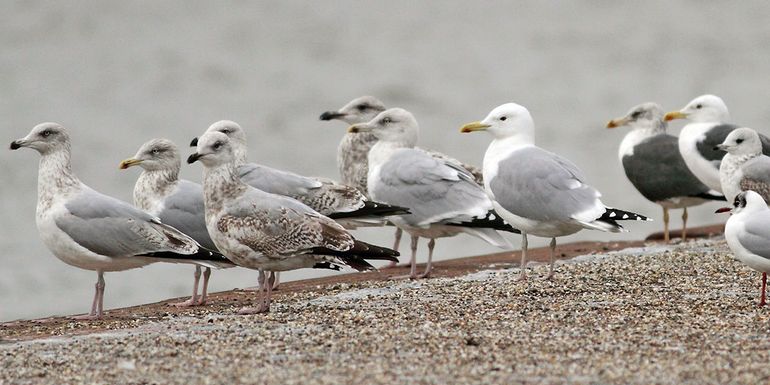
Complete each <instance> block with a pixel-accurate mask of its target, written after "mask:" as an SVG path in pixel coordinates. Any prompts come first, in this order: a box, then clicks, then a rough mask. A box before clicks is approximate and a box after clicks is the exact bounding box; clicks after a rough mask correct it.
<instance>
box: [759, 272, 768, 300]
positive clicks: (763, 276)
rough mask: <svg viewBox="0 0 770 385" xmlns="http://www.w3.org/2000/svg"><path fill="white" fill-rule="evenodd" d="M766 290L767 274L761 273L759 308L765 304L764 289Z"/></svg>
mask: <svg viewBox="0 0 770 385" xmlns="http://www.w3.org/2000/svg"><path fill="white" fill-rule="evenodd" d="M766 288H767V273H762V297H761V299H760V300H759V306H760V307H762V306H765V304H767V302H766V301H765V289H766Z"/></svg>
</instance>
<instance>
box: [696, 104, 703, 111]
mask: <svg viewBox="0 0 770 385" xmlns="http://www.w3.org/2000/svg"><path fill="white" fill-rule="evenodd" d="M695 108H697V109H699V110H700V109H701V108H703V104H698V105H696V106H695Z"/></svg>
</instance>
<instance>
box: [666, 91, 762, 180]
mask: <svg viewBox="0 0 770 385" xmlns="http://www.w3.org/2000/svg"><path fill="white" fill-rule="evenodd" d="M664 119H665V120H666V121H670V120H674V119H689V120H690V121H691V123H688V124H687V125H686V126H684V128H682V131H681V132H680V133H679V152H680V153H682V158H684V161H685V163H687V167H689V168H690V171H692V173H693V174H695V176H696V177H698V179H700V181H701V182H703V184H705V185H706V186H708V187H709V188H710V189H712V190H715V191H718V192H722V184H721V182H720V180H719V164H720V162H721V161H722V157H724V156H725V152H724V151H722V150H719V149H718V148H716V146H717V145H718V144H721V143H722V142H724V140H725V138H726V137H727V135H728V134H729V133H730V132H731V131H732V130H734V129H736V128H738V127H739V126H736V125H734V124H728V123H727V122H728V121H730V113H729V112H728V110H727V105H725V102H724V101H723V100H722V98H720V97H718V96H715V95H701V96H698V97H697V98H695V99H693V100H692V101H691V102H690V103H687V105H686V106H684V108H682V109H681V110H679V111H671V112H669V113H667V114H666V115H665V117H664ZM761 139H762V147H763V152H764V153H765V154H766V155H770V140H769V139H768V138H766V137H764V136H762V137H761Z"/></svg>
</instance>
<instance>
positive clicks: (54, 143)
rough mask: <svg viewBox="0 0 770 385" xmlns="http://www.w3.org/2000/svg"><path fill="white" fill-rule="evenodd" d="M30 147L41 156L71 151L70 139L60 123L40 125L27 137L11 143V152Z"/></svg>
mask: <svg viewBox="0 0 770 385" xmlns="http://www.w3.org/2000/svg"><path fill="white" fill-rule="evenodd" d="M22 147H29V148H31V149H33V150H35V151H37V152H39V153H40V154H41V155H48V154H52V153H55V152H58V151H66V152H69V151H70V137H69V134H68V133H67V130H66V129H65V128H64V127H62V126H61V125H60V124H58V123H40V124H38V125H37V126H35V127H33V128H32V131H30V132H29V134H27V136H25V137H23V138H21V139H17V140H14V141H13V142H11V150H17V149H19V148H22Z"/></svg>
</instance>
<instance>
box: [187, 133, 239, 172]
mask: <svg viewBox="0 0 770 385" xmlns="http://www.w3.org/2000/svg"><path fill="white" fill-rule="evenodd" d="M234 160H235V157H234V155H233V146H232V141H231V140H230V138H228V137H227V135H225V134H223V133H221V132H219V131H207V132H206V133H204V134H203V135H201V137H200V138H199V139H198V145H197V146H196V148H195V153H194V154H192V155H190V156H189V157H188V158H187V163H190V164H192V163H195V162H196V161H200V162H201V163H203V166H204V167H207V168H208V167H217V166H220V165H223V164H227V163H232V162H234Z"/></svg>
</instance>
